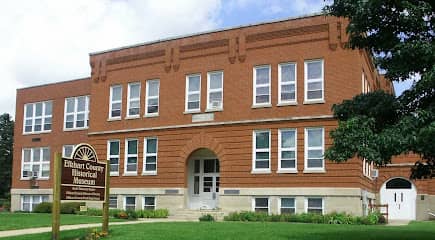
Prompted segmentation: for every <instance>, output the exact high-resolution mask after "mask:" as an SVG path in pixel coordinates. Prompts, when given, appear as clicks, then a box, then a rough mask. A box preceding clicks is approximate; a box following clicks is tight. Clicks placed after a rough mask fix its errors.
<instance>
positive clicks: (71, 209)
mask: <svg viewBox="0 0 435 240" xmlns="http://www.w3.org/2000/svg"><path fill="white" fill-rule="evenodd" d="M80 206H86V203H84V202H66V203H61V204H60V213H62V214H75V213H77V212H79V211H80Z"/></svg>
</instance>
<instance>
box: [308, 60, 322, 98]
mask: <svg viewBox="0 0 435 240" xmlns="http://www.w3.org/2000/svg"><path fill="white" fill-rule="evenodd" d="M323 84H324V83H323V60H309V61H305V101H306V102H310V101H323V100H324V99H323V98H324V94H323Z"/></svg>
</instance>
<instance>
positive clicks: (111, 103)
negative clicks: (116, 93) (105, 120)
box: [109, 84, 122, 120]
mask: <svg viewBox="0 0 435 240" xmlns="http://www.w3.org/2000/svg"><path fill="white" fill-rule="evenodd" d="M114 88H120V89H121V100H114V101H113V100H112V97H113V89H114ZM115 103H120V106H121V107H120V109H119V111H120V114H119V116H117V117H113V116H112V110H113V108H112V107H113V104H115ZM121 116H122V85H119V84H118V85H112V86H110V96H109V120H119V119H121Z"/></svg>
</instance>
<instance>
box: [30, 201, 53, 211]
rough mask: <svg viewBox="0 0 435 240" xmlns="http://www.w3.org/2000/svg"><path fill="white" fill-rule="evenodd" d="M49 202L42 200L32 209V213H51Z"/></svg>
mask: <svg viewBox="0 0 435 240" xmlns="http://www.w3.org/2000/svg"><path fill="white" fill-rule="evenodd" d="M51 208H52V204H51V202H42V203H40V204H38V205H36V207H35V208H34V209H33V212H34V213H51Z"/></svg>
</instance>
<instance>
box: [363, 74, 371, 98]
mask: <svg viewBox="0 0 435 240" xmlns="http://www.w3.org/2000/svg"><path fill="white" fill-rule="evenodd" d="M361 85H362V86H361V88H362V89H361V93H364V94H366V93H369V92H370V83H369V81H368V79H367V75H366V74H365V73H364V71H363V72H362V74H361Z"/></svg>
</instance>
